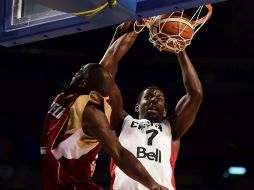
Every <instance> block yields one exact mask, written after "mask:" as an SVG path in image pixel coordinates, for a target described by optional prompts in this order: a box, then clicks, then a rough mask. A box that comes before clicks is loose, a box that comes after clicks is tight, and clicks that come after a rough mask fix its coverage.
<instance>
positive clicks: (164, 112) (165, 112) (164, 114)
mask: <svg viewBox="0 0 254 190" xmlns="http://www.w3.org/2000/svg"><path fill="white" fill-rule="evenodd" d="M166 116H167V110H166V109H164V111H163V117H166Z"/></svg>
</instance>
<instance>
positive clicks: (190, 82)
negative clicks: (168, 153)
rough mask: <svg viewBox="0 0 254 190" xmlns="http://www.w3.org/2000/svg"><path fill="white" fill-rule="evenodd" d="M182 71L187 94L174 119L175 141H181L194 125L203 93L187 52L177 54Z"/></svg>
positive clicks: (180, 102) (180, 103) (179, 103)
mask: <svg viewBox="0 0 254 190" xmlns="http://www.w3.org/2000/svg"><path fill="white" fill-rule="evenodd" d="M176 56H177V59H178V62H179V64H180V67H181V71H182V78H183V83H184V87H185V90H186V94H185V95H184V96H183V97H182V98H181V99H180V101H179V102H178V103H177V105H176V108H175V114H174V116H173V117H172V121H171V123H172V129H173V130H172V134H173V138H174V139H180V138H181V137H182V136H183V135H184V134H185V133H186V132H187V130H188V129H189V128H190V127H191V125H192V124H193V122H194V120H195V117H196V114H197V112H198V110H199V107H200V104H201V101H202V97H203V92H202V86H201V83H200V80H199V77H198V75H197V73H196V70H195V68H194V67H193V65H192V63H191V61H190V59H189V57H188V55H187V53H186V51H182V52H179V53H178V54H176Z"/></svg>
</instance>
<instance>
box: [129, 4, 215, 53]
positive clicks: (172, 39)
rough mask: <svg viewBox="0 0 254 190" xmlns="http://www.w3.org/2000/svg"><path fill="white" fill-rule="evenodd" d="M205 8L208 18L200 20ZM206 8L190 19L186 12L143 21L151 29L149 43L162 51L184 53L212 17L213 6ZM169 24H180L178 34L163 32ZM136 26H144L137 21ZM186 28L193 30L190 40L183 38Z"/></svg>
mask: <svg viewBox="0 0 254 190" xmlns="http://www.w3.org/2000/svg"><path fill="white" fill-rule="evenodd" d="M204 6H205V7H206V8H207V9H208V13H207V14H206V16H203V17H202V18H200V17H201V12H202V9H203V7H204ZM204 6H203V5H202V6H199V7H198V8H197V10H196V11H195V13H194V14H193V15H192V17H191V18H190V19H186V17H185V12H184V10H182V11H177V12H172V13H171V14H168V16H167V17H166V18H163V19H161V18H160V16H154V17H151V18H149V19H143V23H144V24H143V27H145V26H147V28H148V29H149V41H150V42H151V43H152V44H153V45H154V46H155V47H157V48H158V49H159V50H160V51H162V50H165V51H172V52H176V53H178V52H180V51H183V50H184V49H185V48H186V47H187V46H188V45H190V44H191V41H192V39H193V36H194V35H195V34H196V33H197V32H198V31H199V29H200V28H201V27H202V26H203V25H204V24H205V22H206V21H207V20H208V19H209V18H210V17H211V14H212V6H211V5H210V4H207V5H204ZM175 13H177V14H178V16H177V18H176V17H175V16H173V15H175ZM167 22H178V24H179V27H178V32H177V34H175V35H174V34H167V33H165V32H163V31H162V29H163V26H164V25H165V23H167ZM135 25H136V26H135ZM135 25H134V28H136V27H137V26H139V27H140V26H142V25H140V24H138V22H137V21H136V22H135ZM181 25H183V26H184V27H181ZM186 27H189V29H191V30H192V34H191V36H189V37H188V38H185V37H183V36H182V33H183V32H184V31H185V29H186ZM140 31H141V30H139V32H140Z"/></svg>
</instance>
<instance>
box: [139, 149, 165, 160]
mask: <svg viewBox="0 0 254 190" xmlns="http://www.w3.org/2000/svg"><path fill="white" fill-rule="evenodd" d="M137 158H148V160H154V161H155V162H159V163H161V151H160V150H159V149H157V148H156V151H155V152H146V148H144V147H137Z"/></svg>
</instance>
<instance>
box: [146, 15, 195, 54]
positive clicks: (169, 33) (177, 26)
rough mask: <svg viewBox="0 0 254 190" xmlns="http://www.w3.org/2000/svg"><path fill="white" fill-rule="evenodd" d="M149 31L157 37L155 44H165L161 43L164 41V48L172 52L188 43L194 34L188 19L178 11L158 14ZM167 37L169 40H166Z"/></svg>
mask: <svg viewBox="0 0 254 190" xmlns="http://www.w3.org/2000/svg"><path fill="white" fill-rule="evenodd" d="M150 32H151V34H152V35H154V36H156V38H159V40H155V41H156V43H157V44H156V45H158V46H163V45H164V46H165V44H163V43H166V45H167V48H166V49H165V50H166V51H173V52H174V51H175V50H176V49H184V48H185V47H186V46H187V45H189V44H190V43H191V40H192V37H193V34H194V31H193V27H192V25H191V22H190V20H189V19H188V18H187V16H186V15H182V14H181V13H179V12H175V13H169V14H163V15H160V16H158V17H157V18H156V20H155V21H154V23H153V25H152V26H151V28H150ZM169 38H170V39H171V40H168V39H169Z"/></svg>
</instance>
